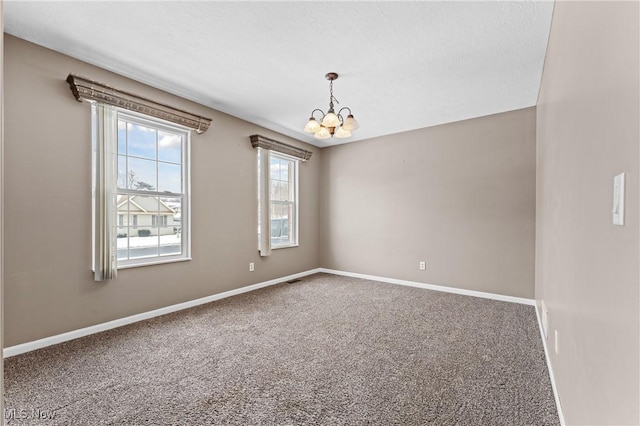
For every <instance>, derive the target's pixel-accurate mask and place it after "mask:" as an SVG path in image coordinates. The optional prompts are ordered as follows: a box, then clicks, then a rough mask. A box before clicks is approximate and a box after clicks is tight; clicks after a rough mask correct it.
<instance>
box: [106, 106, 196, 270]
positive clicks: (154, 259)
mask: <svg viewBox="0 0 640 426" xmlns="http://www.w3.org/2000/svg"><path fill="white" fill-rule="evenodd" d="M115 110H116V114H115V126H116V128H117V126H118V122H119V121H121V120H122V121H125V122H126V123H132V124H137V125H140V126H144V127H148V128H152V129H154V130H156V132H158V131H163V132H169V133H172V134H179V135H180V136H182V150H181V164H180V166H181V169H182V176H181V180H182V187H181V190H182V191H181V192H180V193H167V192H160V191H157V190H156V191H148V190H139V189H123V188H120V187H119V186H118V183H117V182H116V183H115V185H114V193H115V197H116V199H117V198H118V197H119V196H121V195H127V196H135V195H138V196H148V197H158V200H160V199H162V198H164V197H172V196H179V197H180V198H181V200H182V202H181V208H180V243H181V244H180V246H181V250H180V251H181V253H180V254H171V255H160V254H158V255H155V256H149V257H139V258H134V259H118V258H117V248H116V265H117V266H116V268H117V269H118V270H120V269H128V268H136V267H141V266H150V265H159V264H165V263H174V262H183V261H189V260H191V172H190V170H191V167H190V166H191V130H190V129H188V128H186V127H183V126H180V125H176V124H173V123H169V122H167V121H165V120H162V119H158V118H155V117H150V116H147V115H144V114H140V113H136V112H132V111H128V110H124V109H121V108H115ZM115 138H116V140H115V145H114V146H115V155H116V157H118V156H120V155H121V154H120V153H119V152H118V132H116V135H115ZM156 138H157V133H156ZM157 143H158V141H157V139H156V153H157V149H158V147H157ZM124 156H125V157H127V158H129V157H130V156H129V153H128V152H125V154H124ZM133 158H137V157H135V156H133ZM152 161H154V162H155V163H156V168H157V167H158V163H163V161H160V160H158V158H157V154H156V159H155V160H152ZM117 167H118V160H117V158H116V168H117ZM156 170H157V169H156ZM125 173H126V171H125ZM117 175H118V174H117V173H116V176H117ZM156 179H158V176H157V175H156ZM114 207H115V208H114V210H115V211H114V212H113V214H115V215H118V214H119V211H118V209H117V203H116V205H115V206H114ZM123 214H125V215H127V216H129V217H130V218H131V219H130V220H131V223H129V220H127V227H128V228H130V229H138V228H139V227H140V225H139V224H138V219H139V217H138V216H139V215H138V214H133V215H132V214H131V213H130V212H129V213H123ZM155 216H156V217H158V215H155ZM114 223H115V226H116V231H115V234H117V233H118V230H117V228H118V224H119V223H118V221H115V222H114ZM160 223H161V221H160ZM156 225H158V219H157V218H156ZM158 226H159V225H158ZM160 227H161V226H160ZM129 237H130V235H128V236H127V238H129ZM159 237H160V235H158V238H159ZM159 246H160V245H159V244H158V246H156V247H159ZM127 249H129V247H128V248H127Z"/></svg>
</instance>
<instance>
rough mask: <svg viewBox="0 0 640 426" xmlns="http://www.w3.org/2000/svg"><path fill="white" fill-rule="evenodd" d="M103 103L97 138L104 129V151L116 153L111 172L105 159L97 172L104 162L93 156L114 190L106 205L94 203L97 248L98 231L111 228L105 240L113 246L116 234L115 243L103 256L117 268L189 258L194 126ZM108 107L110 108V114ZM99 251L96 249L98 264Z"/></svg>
mask: <svg viewBox="0 0 640 426" xmlns="http://www.w3.org/2000/svg"><path fill="white" fill-rule="evenodd" d="M100 107H101V108H102V111H103V113H102V117H101V118H100V117H98V116H99V115H100V109H99V108H97V107H96V108H94V119H95V121H94V139H95V137H96V133H100V132H102V133H101V134H102V135H103V136H102V142H103V143H104V144H105V145H106V150H105V152H106V153H109V152H111V153H112V154H111V156H109V155H108V154H106V155H105V156H106V157H109V158H113V161H112V162H113V170H114V172H115V173H111V174H109V170H112V169H111V168H110V163H109V162H108V161H107V162H106V163H105V162H104V159H103V163H100V165H102V167H103V168H104V169H105V170H106V171H105V172H103V173H102V174H100V173H98V172H97V171H96V170H97V169H99V164H98V162H97V161H94V179H95V180H100V178H102V179H103V180H104V181H105V182H104V183H103V188H102V189H103V190H105V191H111V193H113V194H114V196H113V203H111V204H109V203H105V205H104V206H103V208H102V209H99V208H97V207H96V206H97V204H95V205H94V223H95V225H94V226H95V229H94V248H95V247H97V245H96V244H97V243H96V242H95V236H96V235H99V234H100V233H101V232H102V228H106V229H113V231H111V234H109V233H105V235H104V236H102V237H103V238H104V241H107V245H108V241H110V240H109V239H110V238H112V237H111V235H112V234H113V235H115V243H114V244H113V248H108V249H107V250H106V253H103V257H110V258H111V259H114V258H115V259H116V261H115V264H116V265H117V268H122V267H130V266H141V265H147V264H153V263H164V262H169V261H176V260H186V259H188V258H189V255H190V253H189V251H190V247H189V241H188V238H187V237H188V235H189V232H188V230H189V228H188V227H189V222H188V217H189V216H188V214H187V212H188V211H189V198H188V194H189V191H188V183H189V174H188V165H189V164H188V163H189V136H190V135H189V130H187V129H185V128H182V127H179V126H174V125H170V124H167V123H165V122H164V121H161V120H157V119H152V118H149V117H146V116H143V115H139V114H135V113H129V112H124V111H122V110H119V109H114V108H111V107H106V106H100ZM108 108H111V111H110V112H108V113H105V112H104V111H106V109H108ZM96 123H97V124H96ZM100 126H102V127H100ZM96 127H98V128H99V129H98V130H97V131H96ZM110 129H113V131H111V130H110ZM109 146H110V149H109ZM94 155H96V156H97V154H95V153H94ZM112 179H113V180H112ZM94 185H96V182H94ZM95 187H96V188H101V187H99V186H95ZM96 190H99V189H96ZM107 199H109V197H107ZM114 204H115V205H114ZM95 210H98V211H99V212H100V211H101V210H103V211H104V217H105V218H106V219H103V222H101V223H100V224H99V223H97V221H96V220H95V219H96V211H95ZM116 215H117V221H116ZM110 217H111V218H112V219H109V218H110ZM110 224H111V225H110ZM111 226H113V228H111ZM114 228H115V229H114ZM184 230H186V231H187V232H183V231H184ZM111 241H113V240H111ZM97 252H99V250H94V265H95V264H96V253H97ZM113 277H114V276H109V278H113Z"/></svg>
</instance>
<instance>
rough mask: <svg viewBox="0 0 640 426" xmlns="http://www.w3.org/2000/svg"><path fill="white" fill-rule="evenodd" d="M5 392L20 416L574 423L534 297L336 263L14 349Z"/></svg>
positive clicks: (98, 420) (80, 421)
mask: <svg viewBox="0 0 640 426" xmlns="http://www.w3.org/2000/svg"><path fill="white" fill-rule="evenodd" d="M5 404H6V409H8V411H7V417H9V418H8V419H7V420H8V424H10V425H13V424H29V425H32V424H43V425H55V424H61V425H62V424H65V425H67V424H72V425H100V424H133V425H142V424H152V425H169V424H171V425H187V424H189V425H206V424H243V425H244V424H331V425H333V424H350V425H352V424H380V425H390V424H434V425H453V424H458V425H557V424H559V421H558V416H557V413H556V408H555V404H554V399H553V393H552V390H551V384H550V381H549V375H548V372H547V368H546V364H545V359H544V353H543V348H542V342H541V340H540V335H539V331H538V325H537V322H536V315H535V311H534V308H533V307H531V306H525V305H518V304H511V303H506V302H498V301H493V300H486V299H479V298H475V297H468V296H460V295H454V294H447V293H440V292H435V291H429V290H422V289H416V288H410V287H403V286H396V285H392V284H385V283H378V282H373V281H366V280H360V279H354V278H344V277H337V276H333V275H325V274H318V275H314V276H310V277H307V278H305V279H303V280H302V281H300V282H298V283H294V284H280V285H277V286H273V287H269V288H265V289H262V290H258V291H254V292H251V293H247V294H243V295H240V296H236V297H232V298H228V299H224V300H221V301H217V302H213V303H210V304H207V305H202V306H199V307H196V308H192V309H189V310H186V311H182V312H177V313H174V314H170V315H166V316H163V317H158V318H155V319H152V320H148V321H144V322H141V323H137V324H133V325H130V326H125V327H121V328H118V329H115V330H111V331H107V332H104V333H100V334H97V335H93V336H89V337H85V338H82V339H77V340H73V341H70V342H66V343H63V344H60V345H56V346H53V347H49V348H45V349H41V350H38V351H34V352H31V353H27V354H23V355H19V356H16V357H12V358H9V359H7V360H6V361H5ZM12 409H13V410H15V411H13V416H12V415H11V413H12ZM51 414H53V415H54V417H53V418H45V419H42V420H36V419H34V418H33V417H34V415H35V416H37V415H40V416H42V417H48V416H50V415H51ZM20 416H22V417H25V418H26V417H30V418H27V419H24V420H19V419H16V418H15V417H20ZM10 417H14V418H13V419H12V418H10Z"/></svg>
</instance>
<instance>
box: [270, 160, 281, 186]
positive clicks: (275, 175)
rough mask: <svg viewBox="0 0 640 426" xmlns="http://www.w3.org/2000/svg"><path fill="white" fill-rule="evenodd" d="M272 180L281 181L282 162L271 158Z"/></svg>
mask: <svg viewBox="0 0 640 426" xmlns="http://www.w3.org/2000/svg"><path fill="white" fill-rule="evenodd" d="M270 170H271V172H270V174H271V180H272V181H273V180H280V160H279V159H278V158H273V157H271V168H270Z"/></svg>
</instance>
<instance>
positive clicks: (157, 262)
mask: <svg viewBox="0 0 640 426" xmlns="http://www.w3.org/2000/svg"><path fill="white" fill-rule="evenodd" d="M190 260H191V257H179V258H172V259H158V260H153V261H146V262H137V263H125V264H119V265H118V270H120V269H129V268H139V267H141V266H153V265H164V264H166V263H176V262H188V261H190Z"/></svg>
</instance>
